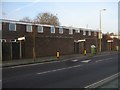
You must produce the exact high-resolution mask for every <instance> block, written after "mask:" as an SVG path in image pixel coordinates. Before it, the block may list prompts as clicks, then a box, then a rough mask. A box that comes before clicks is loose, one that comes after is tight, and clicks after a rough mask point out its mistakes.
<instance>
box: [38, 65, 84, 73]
mask: <svg viewBox="0 0 120 90" xmlns="http://www.w3.org/2000/svg"><path fill="white" fill-rule="evenodd" d="M80 66H82V65H76V66H72V67H66V68H60V69H56V70H51V71H45V72H40V73H37V74H45V73H50V72H56V71H61V70H66V69H71V68H76V67H80Z"/></svg>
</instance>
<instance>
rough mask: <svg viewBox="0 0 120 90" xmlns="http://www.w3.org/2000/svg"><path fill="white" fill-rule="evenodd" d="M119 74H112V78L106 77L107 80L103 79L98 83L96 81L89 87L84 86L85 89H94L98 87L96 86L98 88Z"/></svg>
mask: <svg viewBox="0 0 120 90" xmlns="http://www.w3.org/2000/svg"><path fill="white" fill-rule="evenodd" d="M119 74H120V73H116V74H114V75H112V76H110V77H107V78H105V79H103V80H100V81H98V82H96V83H93V84H91V85H88V86H86V87H85V88H96V87H98V86H100V85H102V84H104V83H106V82H108V81H109V80H112V79H114V78H116V77H118V75H119Z"/></svg>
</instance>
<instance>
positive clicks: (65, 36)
mask: <svg viewBox="0 0 120 90" xmlns="http://www.w3.org/2000/svg"><path fill="white" fill-rule="evenodd" d="M1 21H2V22H1V27H2V39H1V42H2V60H11V59H29V58H39V57H46V56H55V55H56V52H57V51H59V52H60V55H68V54H75V53H78V54H79V53H81V54H82V53H83V52H84V50H86V51H87V53H89V52H91V45H94V46H95V47H96V51H99V37H98V34H99V30H90V29H84V28H74V27H67V26H52V25H43V24H33V23H26V22H19V21H12V20H1ZM107 45H108V42H107V37H105V36H104V35H103V38H102V51H105V50H108V49H107V48H105V47H107Z"/></svg>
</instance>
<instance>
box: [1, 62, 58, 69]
mask: <svg viewBox="0 0 120 90" xmlns="http://www.w3.org/2000/svg"><path fill="white" fill-rule="evenodd" d="M55 62H60V61H52V62H44V63H34V64H28V65H19V66H13V67H4V68H3V69H9V68H19V67H26V66H34V65H40V64H47V63H55Z"/></svg>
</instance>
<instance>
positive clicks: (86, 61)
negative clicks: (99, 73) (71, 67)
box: [81, 60, 91, 63]
mask: <svg viewBox="0 0 120 90" xmlns="http://www.w3.org/2000/svg"><path fill="white" fill-rule="evenodd" d="M90 61H91V60H84V61H81V62H85V63H88V62H90Z"/></svg>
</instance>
